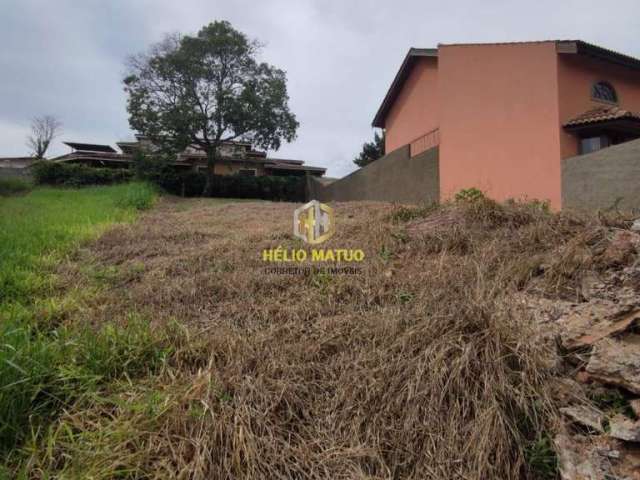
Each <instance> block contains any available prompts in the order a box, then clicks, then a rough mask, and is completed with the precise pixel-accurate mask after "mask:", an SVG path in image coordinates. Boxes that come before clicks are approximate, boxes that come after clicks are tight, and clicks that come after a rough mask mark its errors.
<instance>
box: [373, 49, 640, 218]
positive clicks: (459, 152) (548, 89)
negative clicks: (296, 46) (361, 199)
mask: <svg viewBox="0 0 640 480" xmlns="http://www.w3.org/2000/svg"><path fill="white" fill-rule="evenodd" d="M638 112H640V60H638V59H636V58H633V57H630V56H627V55H624V54H622V53H617V52H614V51H611V50H607V49H605V48H602V47H599V46H596V45H592V44H589V43H586V42H583V41H579V40H568V41H564V40H563V41H560V40H552V41H540V42H523V43H495V44H455V45H439V46H438V48H433V49H430V48H427V49H425V48H412V49H410V50H409V53H408V54H407V55H406V57H405V59H404V61H403V62H402V65H401V67H400V70H399V71H398V73H397V75H396V76H395V79H394V80H393V83H392V85H391V87H390V88H389V90H388V92H387V94H386V96H385V97H384V100H383V102H382V104H381V105H380V108H379V109H378V111H377V113H376V115H375V118H374V120H373V125H374V126H375V127H379V128H383V129H384V130H385V134H386V136H385V138H386V152H387V154H389V153H390V152H392V151H394V150H396V149H399V148H404V147H406V145H409V152H410V154H409V155H410V157H414V156H416V155H419V154H420V153H421V152H424V151H426V150H428V149H431V148H433V147H436V146H437V147H439V148H438V150H439V154H438V156H439V159H438V170H439V172H438V173H439V175H438V182H439V197H440V199H441V200H444V199H447V198H450V197H451V196H452V195H453V194H454V193H455V192H457V191H459V190H460V189H463V188H469V187H477V188H480V189H481V190H483V191H485V192H486V193H488V194H489V195H490V196H491V197H493V198H496V199H498V200H504V199H507V198H522V197H528V198H536V199H542V200H548V201H550V203H551V205H552V206H553V207H554V208H560V207H561V205H562V188H563V187H562V185H563V181H562V180H561V176H562V171H561V169H562V167H561V162H562V161H563V159H567V158H569V157H575V156H577V155H581V154H587V153H589V152H594V151H596V150H599V149H602V148H606V147H608V146H610V145H615V144H619V143H623V142H627V141H629V140H633V139H637V138H640V113H638ZM374 163H375V162H374ZM639 163H640V159H639Z"/></svg>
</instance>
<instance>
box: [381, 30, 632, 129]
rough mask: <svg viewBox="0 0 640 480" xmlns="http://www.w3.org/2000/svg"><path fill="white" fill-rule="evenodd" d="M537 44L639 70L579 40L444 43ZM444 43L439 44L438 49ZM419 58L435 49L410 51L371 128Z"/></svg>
mask: <svg viewBox="0 0 640 480" xmlns="http://www.w3.org/2000/svg"><path fill="white" fill-rule="evenodd" d="M539 43H555V44H556V50H557V52H558V53H559V54H577V55H583V56H585V57H590V58H595V59H598V60H602V61H606V62H609V63H613V64H616V65H621V66H624V67H627V68H631V69H634V70H640V59H638V58H635V57H631V56H629V55H625V54H623V53H619V52H616V51H614V50H609V49H607V48H604V47H600V46H598V45H594V44H592V43H588V42H584V41H582V40H543V41H532V42H502V43H499V42H497V43H484V44H483V43H461V44H447V45H448V46H452V45H456V46H474V45H518V44H539ZM441 45H443V44H440V45H439V46H438V47H440V46H441ZM420 57H435V58H437V57H438V49H437V48H411V49H409V52H408V53H407V55H406V56H405V58H404V60H403V62H402V65H400V69H399V70H398V73H396V76H395V78H394V79H393V82H392V83H391V86H390V87H389V90H388V91H387V94H386V95H385V97H384V100H383V101H382V104H381V105H380V108H378V111H377V112H376V115H375V117H374V118H373V122H372V126H374V127H378V128H384V120H385V117H386V116H387V113H388V112H389V109H390V108H391V106H392V105H393V102H394V101H395V99H396V98H397V96H398V94H399V93H400V90H401V89H402V86H403V84H404V82H405V81H406V79H407V77H408V76H409V73H411V69H412V68H413V66H414V65H415V63H416V61H417V59H418V58H420Z"/></svg>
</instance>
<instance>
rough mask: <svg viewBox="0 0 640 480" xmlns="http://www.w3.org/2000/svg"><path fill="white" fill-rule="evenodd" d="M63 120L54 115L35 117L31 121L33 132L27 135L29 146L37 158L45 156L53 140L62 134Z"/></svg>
mask: <svg viewBox="0 0 640 480" xmlns="http://www.w3.org/2000/svg"><path fill="white" fill-rule="evenodd" d="M61 131H62V122H61V121H60V120H58V119H57V118H56V117H54V116H53V115H44V116H42V117H35V118H34V119H33V120H32V121H31V133H30V134H29V135H28V136H27V146H28V147H29V148H30V149H31V154H32V155H33V156H34V157H36V158H44V156H45V154H46V153H47V150H48V149H49V146H50V145H51V142H52V141H53V139H54V138H56V137H57V136H58V135H60V133H61Z"/></svg>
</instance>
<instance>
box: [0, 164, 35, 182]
mask: <svg viewBox="0 0 640 480" xmlns="http://www.w3.org/2000/svg"><path fill="white" fill-rule="evenodd" d="M0 178H23V179H25V180H31V179H32V178H33V177H32V175H31V169H30V168H10V167H2V168H0Z"/></svg>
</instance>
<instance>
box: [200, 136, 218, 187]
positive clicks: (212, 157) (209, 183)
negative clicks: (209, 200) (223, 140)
mask: <svg viewBox="0 0 640 480" xmlns="http://www.w3.org/2000/svg"><path fill="white" fill-rule="evenodd" d="M206 153H207V177H206V180H205V183H204V191H203V192H202V196H203V197H210V196H212V194H213V174H214V168H215V165H216V160H217V157H218V149H217V148H216V147H210V148H208V149H207V152H206Z"/></svg>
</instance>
